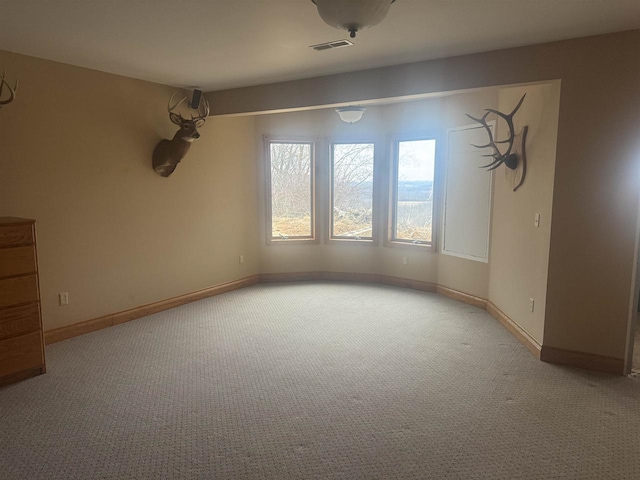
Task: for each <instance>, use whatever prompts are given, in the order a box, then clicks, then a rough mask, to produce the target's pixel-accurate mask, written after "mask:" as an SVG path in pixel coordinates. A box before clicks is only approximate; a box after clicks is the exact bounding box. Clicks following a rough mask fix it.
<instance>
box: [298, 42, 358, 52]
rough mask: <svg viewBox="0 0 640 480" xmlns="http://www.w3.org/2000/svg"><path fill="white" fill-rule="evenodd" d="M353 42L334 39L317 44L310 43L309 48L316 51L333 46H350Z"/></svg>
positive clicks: (329, 48)
mask: <svg viewBox="0 0 640 480" xmlns="http://www.w3.org/2000/svg"><path fill="white" fill-rule="evenodd" d="M352 46H353V43H352V42H350V41H349V40H334V41H333V42H327V43H319V44H318V45H311V46H310V47H309V48H313V49H314V50H316V51H317V52H321V51H322V50H331V49H333V48H342V47H352Z"/></svg>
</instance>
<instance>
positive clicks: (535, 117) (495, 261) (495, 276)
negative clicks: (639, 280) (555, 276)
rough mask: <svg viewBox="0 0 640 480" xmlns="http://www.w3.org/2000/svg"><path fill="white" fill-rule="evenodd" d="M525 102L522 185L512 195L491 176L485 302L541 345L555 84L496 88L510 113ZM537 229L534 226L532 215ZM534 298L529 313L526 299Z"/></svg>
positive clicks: (518, 118) (499, 174)
mask: <svg viewBox="0 0 640 480" xmlns="http://www.w3.org/2000/svg"><path fill="white" fill-rule="evenodd" d="M525 93H526V95H527V96H526V97H525V100H524V102H523V104H522V106H521V107H520V109H519V110H518V112H517V114H516V115H515V117H514V126H515V131H516V133H517V132H519V131H520V130H521V129H522V127H524V126H525V125H527V126H528V133H527V144H526V158H527V174H526V177H525V182H524V183H523V184H522V186H521V187H520V188H519V189H518V191H517V192H514V191H513V190H512V187H513V186H512V184H510V183H508V182H507V181H506V180H505V178H504V177H505V171H506V170H505V169H504V168H500V169H499V170H497V171H496V178H495V182H494V197H493V211H492V228H491V246H490V248H491V252H490V259H491V260H490V261H491V266H490V277H489V300H491V301H492V302H493V303H494V304H495V305H496V306H497V307H498V308H500V309H501V310H502V311H503V312H504V313H506V314H507V315H508V316H509V317H510V318H511V319H513V320H514V321H515V322H516V323H517V324H518V325H519V326H520V327H521V328H522V329H523V330H525V331H526V332H527V333H529V335H531V336H532V337H533V338H534V339H535V340H536V341H537V342H538V343H539V344H542V343H543V342H542V340H543V338H542V337H543V331H544V320H545V306H546V294H547V292H546V289H547V270H548V265H549V241H550V237H551V207H552V203H553V177H554V171H555V161H556V142H557V132H558V107H559V100H560V98H559V97H560V82H557V81H556V82H553V83H551V84H545V85H536V86H528V87H518V88H505V89H501V90H500V93H499V100H498V106H499V110H500V111H501V112H507V113H508V112H511V111H512V110H513V108H515V106H516V105H517V104H518V101H519V100H520V98H521V97H522V95H523V94H525ZM506 130H507V128H506V124H505V123H504V122H498V123H497V132H498V138H506V137H507V136H508V132H507V131H506ZM536 213H540V226H539V227H535V225H534V218H535V214H536ZM530 298H533V299H534V311H533V312H531V311H530V308H529V299H530Z"/></svg>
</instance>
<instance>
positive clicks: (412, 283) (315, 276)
mask: <svg viewBox="0 0 640 480" xmlns="http://www.w3.org/2000/svg"><path fill="white" fill-rule="evenodd" d="M308 280H329V281H335V282H362V283H381V284H383V285H392V286H394V287H404V288H411V289H413V290H421V291H423V292H432V293H435V292H436V289H437V285H436V284H435V283H431V282H423V281H421V280H412V279H409V278H400V277H391V276H388V275H379V274H376V273H351V272H287V273H263V274H261V275H260V282H261V283H273V282H301V281H308Z"/></svg>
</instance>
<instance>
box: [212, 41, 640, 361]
mask: <svg viewBox="0 0 640 480" xmlns="http://www.w3.org/2000/svg"><path fill="white" fill-rule="evenodd" d="M557 79H559V80H561V81H562V95H561V100H560V113H559V121H558V141H557V156H556V166H555V176H554V192H553V208H552V224H551V243H550V249H549V268H548V283H547V298H546V312H545V326H544V343H545V345H548V346H551V347H556V348H563V349H568V350H575V351H579V352H586V353H590V354H596V355H604V356H610V357H615V358H619V359H621V358H624V351H625V344H626V338H627V325H628V322H629V318H630V304H631V302H630V301H629V299H630V296H631V292H632V289H633V281H632V274H633V264H634V255H635V251H636V249H637V245H636V225H637V219H638V215H637V213H638V205H639V201H638V200H639V192H640V185H639V176H638V168H639V157H640V135H639V134H638V125H640V108H638V105H640V88H638V85H640V30H632V31H628V32H622V33H616V34H609V35H601V36H594V37H587V38H580V39H573V40H566V41H561V42H553V43H548V44H541V45H533V46H528V47H520V48H512V49H507V50H500V51H495V52H488V53H481V54H475V55H466V56H461V57H454V58H447V59H443V60H435V61H428V62H420V63H414V64H407V65H398V66H393V67H386V68H379V69H374V70H366V71H360V72H353V73H347V74H339V75H332V76H327V77H320V78H314V79H307V80H301V81H296V82H284V83H279V84H271V85H263V86H259V87H248V88H240V89H233V90H226V91H220V92H211V93H209V94H208V98H209V99H210V100H212V101H213V102H214V105H215V107H214V112H213V113H214V114H232V113H246V112H256V111H269V110H278V109H284V108H300V107H304V106H308V105H328V104H335V103H339V102H354V101H359V100H368V99H379V98H389V97H398V96H404V95H415V94H421V93H430V92H441V91H453V90H460V89H468V88H481V87H486V86H495V85H513V84H521V83H527V82H543V81H551V80H557Z"/></svg>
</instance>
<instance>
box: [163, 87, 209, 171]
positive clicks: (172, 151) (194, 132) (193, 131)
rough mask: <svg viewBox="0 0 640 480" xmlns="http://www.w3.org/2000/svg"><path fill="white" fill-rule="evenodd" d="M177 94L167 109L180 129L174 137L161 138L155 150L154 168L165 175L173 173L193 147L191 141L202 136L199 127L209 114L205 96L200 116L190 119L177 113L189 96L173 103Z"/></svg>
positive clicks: (199, 106) (199, 105) (170, 100)
mask: <svg viewBox="0 0 640 480" xmlns="http://www.w3.org/2000/svg"><path fill="white" fill-rule="evenodd" d="M175 96H176V94H175V93H174V94H173V95H171V98H170V99H169V103H168V104H167V111H168V112H169V119H170V120H171V121H172V122H173V123H175V124H176V125H178V126H179V127H180V130H178V131H177V132H176V134H175V135H174V136H173V139H171V140H160V142H159V143H158V145H156V148H155V149H154V150H153V169H154V170H155V171H156V172H157V173H159V174H160V175H162V176H163V177H168V176H169V175H171V174H172V173H173V171H174V170H175V169H176V167H177V166H178V163H180V160H182V159H183V158H184V156H185V155H186V154H187V152H188V151H189V148H191V142H193V141H194V140H195V139H197V138H200V133H198V128H199V127H201V126H202V125H204V122H206V120H207V117H208V116H209V103H208V102H207V100H206V99H205V98H204V97H201V100H200V103H199V104H198V116H196V117H194V116H193V115H191V119H190V120H189V119H186V118H184V117H183V116H182V115H181V114H179V113H176V111H175V110H176V109H177V108H178V107H179V106H180V105H182V104H183V103H184V102H185V101H186V100H187V97H184V98H182V100H180V101H179V102H177V103H176V104H174V105H171V102H173V98H174V97H175Z"/></svg>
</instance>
